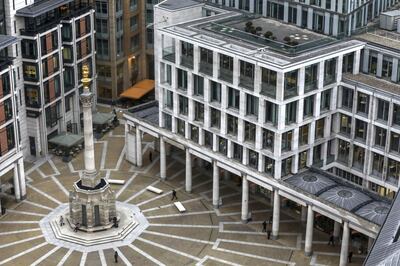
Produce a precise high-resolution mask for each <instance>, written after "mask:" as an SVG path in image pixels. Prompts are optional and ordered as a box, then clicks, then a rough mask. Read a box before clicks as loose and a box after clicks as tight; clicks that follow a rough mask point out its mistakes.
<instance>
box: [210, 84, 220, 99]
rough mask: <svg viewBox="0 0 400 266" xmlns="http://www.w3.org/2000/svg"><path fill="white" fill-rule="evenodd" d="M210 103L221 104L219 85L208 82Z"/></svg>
mask: <svg viewBox="0 0 400 266" xmlns="http://www.w3.org/2000/svg"><path fill="white" fill-rule="evenodd" d="M210 90H211V93H210V94H211V99H210V100H211V102H218V103H220V102H221V83H218V82H215V81H212V80H211V81H210Z"/></svg>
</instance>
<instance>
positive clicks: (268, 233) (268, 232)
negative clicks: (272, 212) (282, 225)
mask: <svg viewBox="0 0 400 266" xmlns="http://www.w3.org/2000/svg"><path fill="white" fill-rule="evenodd" d="M267 238H268V239H271V230H269V229H268V231H267Z"/></svg>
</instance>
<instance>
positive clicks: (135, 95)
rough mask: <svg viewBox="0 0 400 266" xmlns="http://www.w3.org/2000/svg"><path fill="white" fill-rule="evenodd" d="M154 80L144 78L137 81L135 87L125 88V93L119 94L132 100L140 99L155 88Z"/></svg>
mask: <svg viewBox="0 0 400 266" xmlns="http://www.w3.org/2000/svg"><path fill="white" fill-rule="evenodd" d="M154 84H155V83H154V80H152V79H144V80H142V81H139V82H138V83H136V84H135V85H134V86H133V87H130V88H129V89H127V90H125V91H124V92H123V93H121V94H120V95H119V97H121V98H128V99H132V100H139V99H140V98H142V97H143V96H145V95H146V94H147V93H149V92H151V91H152V90H154Z"/></svg>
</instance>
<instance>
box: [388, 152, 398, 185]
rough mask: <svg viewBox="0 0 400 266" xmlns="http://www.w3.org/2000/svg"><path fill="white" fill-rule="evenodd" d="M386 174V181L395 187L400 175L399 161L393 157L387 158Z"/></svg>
mask: <svg viewBox="0 0 400 266" xmlns="http://www.w3.org/2000/svg"><path fill="white" fill-rule="evenodd" d="M387 176H388V178H387V182H389V183H390V184H392V185H394V186H396V187H397V186H398V184H399V177H400V162H397V161H395V160H393V159H389V162H388V175H387Z"/></svg>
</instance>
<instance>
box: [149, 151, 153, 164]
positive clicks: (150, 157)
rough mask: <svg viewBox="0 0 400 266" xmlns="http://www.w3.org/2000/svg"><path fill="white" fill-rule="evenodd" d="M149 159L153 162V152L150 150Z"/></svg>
mask: <svg viewBox="0 0 400 266" xmlns="http://www.w3.org/2000/svg"><path fill="white" fill-rule="evenodd" d="M149 161H150V162H153V153H152V152H149Z"/></svg>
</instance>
